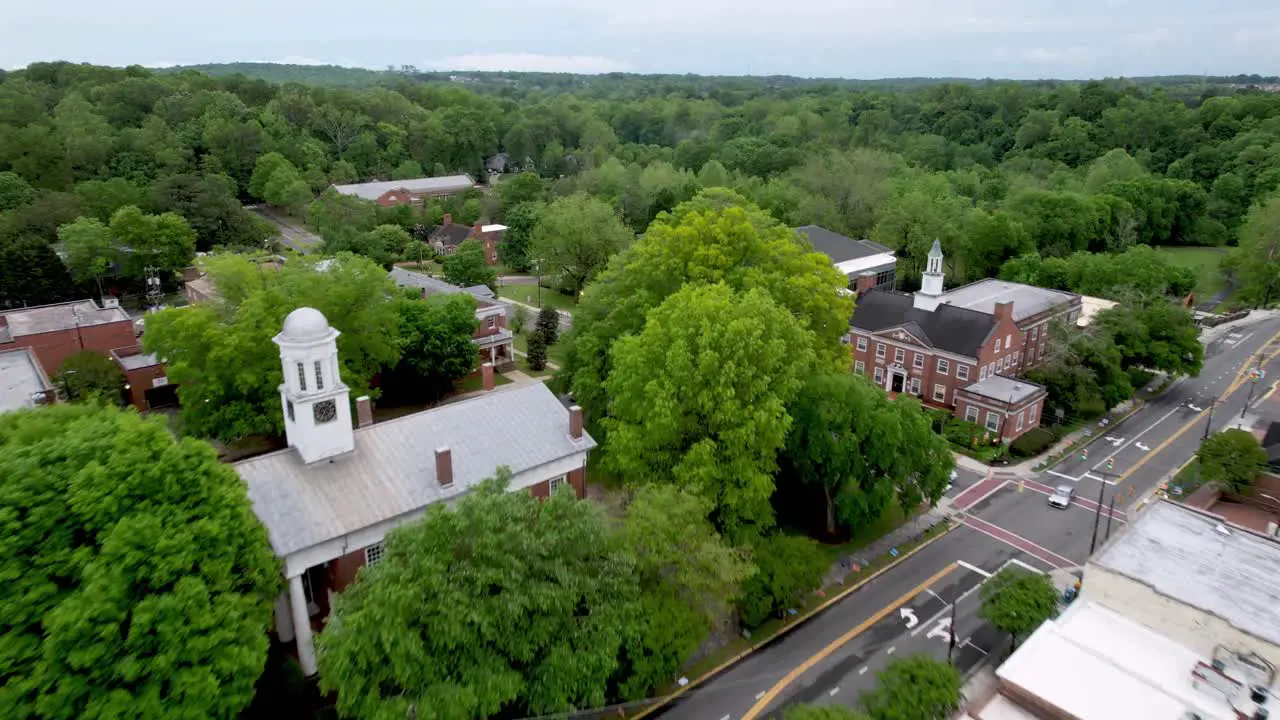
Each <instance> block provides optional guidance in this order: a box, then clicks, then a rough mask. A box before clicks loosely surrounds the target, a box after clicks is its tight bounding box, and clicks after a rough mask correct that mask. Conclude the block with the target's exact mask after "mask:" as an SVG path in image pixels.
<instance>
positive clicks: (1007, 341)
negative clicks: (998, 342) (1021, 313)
mask: <svg viewBox="0 0 1280 720" xmlns="http://www.w3.org/2000/svg"><path fill="white" fill-rule="evenodd" d="M1011 347H1013V333H1009V334H1008V335H1005V336H1004V348H1005V349H1006V350H1008V349H1009V348H1011Z"/></svg>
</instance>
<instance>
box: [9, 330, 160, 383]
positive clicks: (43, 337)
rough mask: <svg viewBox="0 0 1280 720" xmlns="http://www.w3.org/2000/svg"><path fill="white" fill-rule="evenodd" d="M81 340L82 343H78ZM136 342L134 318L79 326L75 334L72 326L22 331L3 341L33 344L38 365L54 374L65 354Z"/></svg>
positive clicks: (18, 345)
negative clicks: (11, 340)
mask: <svg viewBox="0 0 1280 720" xmlns="http://www.w3.org/2000/svg"><path fill="white" fill-rule="evenodd" d="M82 342H83V346H82V345H81V343H82ZM137 343H138V339H137V337H136V336H135V335H134V334H133V321H132V320H121V321H119V322H113V323H103V324H102V325H92V326H89V327H82V328H80V332H79V334H78V335H77V333H76V331H75V330H74V329H72V330H58V331H55V332H47V333H40V334H39V335H24V336H22V337H18V338H14V343H13V344H12V345H8V344H6V345H5V346H4V347H6V348H14V347H29V348H32V349H33V350H35V353H36V359H38V360H39V361H40V366H41V367H43V368H44V371H45V373H47V374H48V375H50V376H53V375H57V374H58V371H59V370H61V369H62V363H63V362H65V361H66V359H67V358H68V357H70V356H72V355H74V354H76V353H78V352H80V351H81V350H93V351H95V352H98V353H101V354H102V355H107V354H108V353H109V352H110V351H111V350H114V349H116V348H122V347H129V346H130V345H136V344H137Z"/></svg>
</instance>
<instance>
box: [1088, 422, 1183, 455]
mask: <svg viewBox="0 0 1280 720" xmlns="http://www.w3.org/2000/svg"><path fill="white" fill-rule="evenodd" d="M1178 410H1179V408H1174V409H1172V410H1170V411H1169V412H1167V413H1165V414H1164V415H1162V416H1161V417H1160V419H1159V420H1157V421H1155V422H1153V423H1151V424H1150V425H1148V426H1146V427H1145V428H1143V429H1142V431H1141V432H1139V433H1138V434H1137V435H1134V436H1133V437H1131V438H1129V442H1127V443H1124V444H1122V445H1121V444H1119V443H1116V444H1117V445H1119V447H1117V448H1116V449H1115V450H1114V451H1112V453H1111V454H1110V455H1108V456H1106V457H1104V458H1102V459H1101V460H1099V461H1098V462H1097V463H1095V464H1094V466H1093V467H1091V468H1089V469H1090V470H1097V469H1098V468H1100V467H1102V466H1103V465H1105V464H1106V463H1107V460H1109V459H1111V458H1113V457H1115V456H1116V455H1118V454H1119V453H1120V452H1121V451H1122V450H1124V449H1125V448H1126V447H1128V446H1130V445H1132V444H1133V443H1135V442H1137V441H1138V439H1139V438H1141V437H1142V436H1143V435H1146V434H1147V433H1148V432H1149V431H1150V430H1151V429H1152V428H1154V427H1155V426H1157V425H1159V424H1160V423H1162V422H1164V421H1165V420H1168V419H1169V416H1170V415H1173V414H1174V413H1176V412H1178ZM1107 439H1108V440H1110V439H1111V438H1107Z"/></svg>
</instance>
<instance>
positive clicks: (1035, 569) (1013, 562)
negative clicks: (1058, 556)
mask: <svg viewBox="0 0 1280 720" xmlns="http://www.w3.org/2000/svg"><path fill="white" fill-rule="evenodd" d="M1008 565H1017V566H1019V567H1022V568H1023V569H1026V570H1030V571H1031V572H1033V573H1039V574H1041V575H1047V574H1048V573H1046V572H1045V571H1044V570H1041V569H1040V568H1038V567H1036V566H1034V565H1028V564H1027V563H1024V562H1022V561H1021V560H1019V559H1018V558H1009V559H1008V560H1006V561H1005V566H1008ZM1000 569H1001V570H1003V569H1004V567H1003V566H1002V567H1001V568H1000Z"/></svg>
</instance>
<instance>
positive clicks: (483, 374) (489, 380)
mask: <svg viewBox="0 0 1280 720" xmlns="http://www.w3.org/2000/svg"><path fill="white" fill-rule="evenodd" d="M480 387H481V388H483V389H484V391H485V392H489V391H490V390H492V389H493V363H491V362H487V363H481V365H480Z"/></svg>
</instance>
